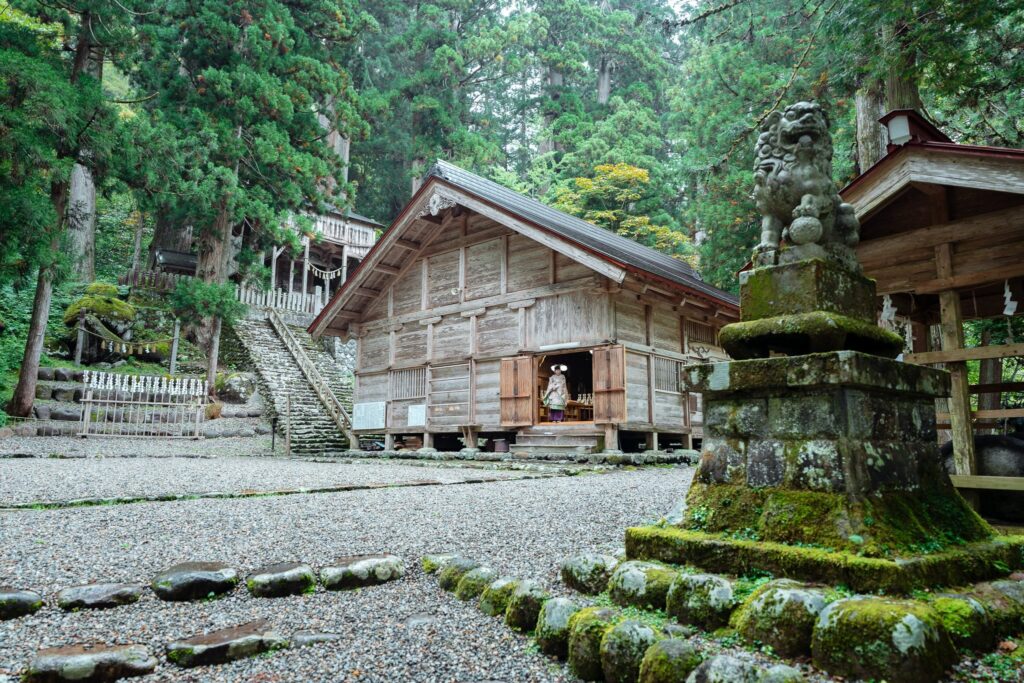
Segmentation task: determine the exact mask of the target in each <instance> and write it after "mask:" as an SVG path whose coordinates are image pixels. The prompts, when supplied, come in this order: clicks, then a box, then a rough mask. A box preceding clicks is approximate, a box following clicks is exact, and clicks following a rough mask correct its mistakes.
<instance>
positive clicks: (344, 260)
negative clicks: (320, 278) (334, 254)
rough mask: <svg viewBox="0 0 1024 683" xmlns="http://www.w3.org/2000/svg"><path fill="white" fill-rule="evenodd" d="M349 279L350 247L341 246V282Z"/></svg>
mask: <svg viewBox="0 0 1024 683" xmlns="http://www.w3.org/2000/svg"><path fill="white" fill-rule="evenodd" d="M347 279H348V245H347V244H343V245H341V282H345V280H347Z"/></svg>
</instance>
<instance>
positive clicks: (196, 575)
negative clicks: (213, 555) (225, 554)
mask: <svg viewBox="0 0 1024 683" xmlns="http://www.w3.org/2000/svg"><path fill="white" fill-rule="evenodd" d="M236 585H238V572H237V571H236V570H235V569H233V568H232V567H230V566H228V565H226V564H224V563H223V562H182V563H180V564H176V565H174V566H173V567H169V568H168V569H165V570H164V571H162V572H160V573H159V574H157V575H156V576H155V577H154V578H153V581H152V583H150V588H152V589H153V592H154V593H156V594H157V597H159V598H160V599H161V600H168V601H172V602H179V601H187V600H200V599H203V598H208V597H213V596H215V595H221V594H223V593H227V592H228V591H230V590H232V589H233V588H234V587H235V586H236Z"/></svg>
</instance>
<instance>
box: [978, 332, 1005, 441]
mask: <svg viewBox="0 0 1024 683" xmlns="http://www.w3.org/2000/svg"><path fill="white" fill-rule="evenodd" d="M991 343H992V332H991V331H989V330H983V331H982V333H981V345H982V346H988V345H989V344H991ZM1002 381H1003V360H1002V359H1001V358H985V359H983V360H982V361H981V367H980V369H979V372H978V382H979V383H980V384H999V383H1000V382H1002ZM1001 398H1002V395H1001V394H1000V393H999V392H992V393H984V394H978V410H999V408H1000V406H1001V404H1002V400H1001ZM977 431H978V432H979V433H986V432H994V431H997V430H995V429H992V428H991V427H988V426H986V428H985V429H979V430H977Z"/></svg>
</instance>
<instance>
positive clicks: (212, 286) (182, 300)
mask: <svg viewBox="0 0 1024 683" xmlns="http://www.w3.org/2000/svg"><path fill="white" fill-rule="evenodd" d="M170 302H171V307H172V309H173V310H174V313H175V315H177V316H178V317H179V318H186V319H191V318H195V317H199V318H220V319H221V320H222V321H223V322H224V324H226V325H230V324H232V323H233V322H234V321H235V320H237V319H238V318H239V317H241V316H242V315H243V314H244V313H245V304H243V303H241V302H240V301H238V299H237V297H236V296H235V286H234V285H233V284H231V283H223V284H218V283H216V282H203V281H202V280H200V279H198V278H188V279H184V280H181V281H180V282H178V286H177V287H176V288H175V290H174V291H173V292H172V293H171V296H170Z"/></svg>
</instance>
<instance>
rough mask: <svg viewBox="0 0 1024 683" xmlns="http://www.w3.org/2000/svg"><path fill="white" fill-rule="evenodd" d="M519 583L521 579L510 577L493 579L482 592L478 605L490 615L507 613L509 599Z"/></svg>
mask: <svg viewBox="0 0 1024 683" xmlns="http://www.w3.org/2000/svg"><path fill="white" fill-rule="evenodd" d="M518 585H519V581H517V580H516V579H513V578H509V577H502V578H499V579H497V580H495V581H492V582H491V584H490V585H489V586H487V588H485V589H484V592H483V593H481V594H480V601H479V602H478V603H477V606H478V607H479V608H480V611H481V612H483V613H484V614H486V615H487V616H489V617H496V616H498V615H499V614H505V610H506V609H508V601H509V600H510V599H511V598H512V593H514V592H515V590H516V587H517V586H518Z"/></svg>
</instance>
